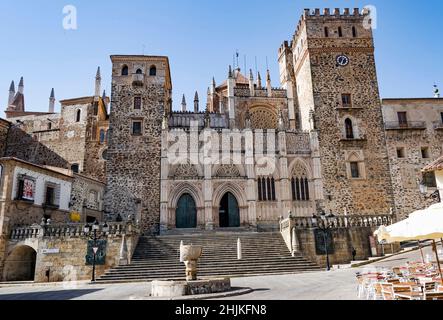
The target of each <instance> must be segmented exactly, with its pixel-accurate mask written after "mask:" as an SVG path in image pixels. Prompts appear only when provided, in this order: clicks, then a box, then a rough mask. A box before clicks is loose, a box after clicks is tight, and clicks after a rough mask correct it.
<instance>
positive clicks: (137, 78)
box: [132, 73, 145, 86]
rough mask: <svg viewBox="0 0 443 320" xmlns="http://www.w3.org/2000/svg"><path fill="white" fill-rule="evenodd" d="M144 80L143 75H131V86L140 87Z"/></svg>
mask: <svg viewBox="0 0 443 320" xmlns="http://www.w3.org/2000/svg"><path fill="white" fill-rule="evenodd" d="M144 80H145V75H144V74H141V73H135V74H133V75H132V85H134V86H142V85H143V82H144Z"/></svg>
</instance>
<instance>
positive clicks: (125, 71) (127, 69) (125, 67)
mask: <svg viewBox="0 0 443 320" xmlns="http://www.w3.org/2000/svg"><path fill="white" fill-rule="evenodd" d="M128 74H129V68H128V66H123V68H122V76H127V75H128Z"/></svg>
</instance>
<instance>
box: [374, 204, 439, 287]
mask: <svg viewBox="0 0 443 320" xmlns="http://www.w3.org/2000/svg"><path fill="white" fill-rule="evenodd" d="M374 235H376V236H377V238H378V240H379V241H386V242H387V243H394V242H403V241H412V240H418V241H420V240H429V239H431V240H434V243H433V245H434V251H435V254H436V256H437V263H438V266H439V269H440V275H441V276H442V279H443V275H442V272H441V268H440V260H439V257H438V252H437V245H436V242H435V240H436V239H441V238H443V203H437V204H434V205H432V206H431V207H429V208H428V209H425V210H419V211H416V212H414V213H412V214H411V215H410V216H409V218H408V219H406V220H403V221H400V222H398V223H396V224H393V225H390V226H382V227H380V228H379V229H378V230H377V231H376V232H375V233H374Z"/></svg>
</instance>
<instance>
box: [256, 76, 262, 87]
mask: <svg viewBox="0 0 443 320" xmlns="http://www.w3.org/2000/svg"><path fill="white" fill-rule="evenodd" d="M257 87H258V88H259V89H261V88H262V85H261V75H260V72H259V73H258V75H257Z"/></svg>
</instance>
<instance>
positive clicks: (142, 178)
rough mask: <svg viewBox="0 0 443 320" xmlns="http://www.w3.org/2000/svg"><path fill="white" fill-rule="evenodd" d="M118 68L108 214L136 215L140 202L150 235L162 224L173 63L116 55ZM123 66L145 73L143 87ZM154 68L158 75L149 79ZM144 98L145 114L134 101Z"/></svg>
mask: <svg viewBox="0 0 443 320" xmlns="http://www.w3.org/2000/svg"><path fill="white" fill-rule="evenodd" d="M113 59H114V61H113V62H114V65H113V84H112V98H113V101H114V102H113V104H112V109H111V113H110V139H109V149H108V156H109V160H108V163H107V192H106V197H105V204H106V211H108V212H110V216H111V217H113V218H115V217H116V216H117V215H118V214H120V215H121V216H122V217H124V218H125V217H127V216H128V215H133V216H134V215H137V214H138V212H137V207H138V202H141V224H142V229H143V231H144V232H146V233H157V232H158V231H159V225H160V172H161V165H160V164H161V133H162V120H163V115H164V113H165V108H168V107H167V106H168V104H169V89H168V88H170V80H169V78H168V77H169V64H168V61H167V59H166V58H158V57H117V58H113ZM124 65H127V66H130V69H131V70H134V73H135V72H136V70H137V69H140V70H142V72H143V74H141V75H140V76H141V77H142V78H143V82H142V85H134V83H133V77H132V75H128V76H122V75H121V70H122V68H123V66H124ZM152 65H155V66H156V68H157V73H156V76H148V75H149V70H150V67H151V66H152ZM135 96H139V97H141V98H142V107H141V110H135V109H134V106H133V105H134V97H135ZM133 121H142V134H141V135H133V134H132V122H133Z"/></svg>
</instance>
